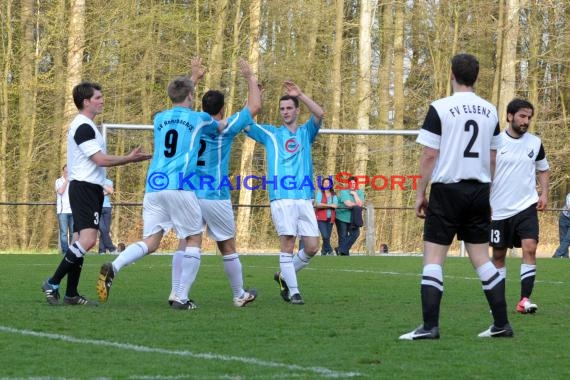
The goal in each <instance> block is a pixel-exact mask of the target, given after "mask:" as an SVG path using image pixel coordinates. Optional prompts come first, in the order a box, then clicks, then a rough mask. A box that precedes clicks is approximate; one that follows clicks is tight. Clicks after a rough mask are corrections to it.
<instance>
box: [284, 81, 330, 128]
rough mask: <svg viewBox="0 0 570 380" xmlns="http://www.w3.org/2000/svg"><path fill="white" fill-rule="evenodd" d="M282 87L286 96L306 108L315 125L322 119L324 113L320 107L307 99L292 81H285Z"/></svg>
mask: <svg viewBox="0 0 570 380" xmlns="http://www.w3.org/2000/svg"><path fill="white" fill-rule="evenodd" d="M283 87H285V91H286V92H287V95H291V96H296V97H297V98H298V99H299V100H300V101H302V102H303V103H304V104H305V105H306V106H307V108H308V109H309V111H310V112H311V113H312V114H313V117H314V118H315V119H316V121H317V123H319V122H320V121H321V120H322V119H323V117H324V116H325V111H323V109H322V108H321V106H319V105H318V104H317V103H315V101H314V100H313V99H311V98H309V97H308V96H307V95H306V94H305V93H303V92H302V91H301V89H300V88H299V86H297V85H296V84H295V83H294V82H293V81H290V80H286V81H285V82H283Z"/></svg>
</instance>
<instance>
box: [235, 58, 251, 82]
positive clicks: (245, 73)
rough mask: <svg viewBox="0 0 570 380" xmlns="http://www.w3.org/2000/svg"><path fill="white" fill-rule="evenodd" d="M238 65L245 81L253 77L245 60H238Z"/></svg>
mask: <svg viewBox="0 0 570 380" xmlns="http://www.w3.org/2000/svg"><path fill="white" fill-rule="evenodd" d="M238 65H239V69H240V71H241V75H243V77H244V78H245V79H249V78H251V77H252V76H253V71H252V70H251V66H250V65H249V62H247V61H246V60H245V59H243V58H240V59H239V62H238Z"/></svg>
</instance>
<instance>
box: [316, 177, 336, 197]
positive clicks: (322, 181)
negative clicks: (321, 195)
mask: <svg viewBox="0 0 570 380" xmlns="http://www.w3.org/2000/svg"><path fill="white" fill-rule="evenodd" d="M325 181H329V182H330V183H331V184H330V186H329V188H325V187H324V186H325ZM319 187H320V189H321V191H325V190H328V191H330V192H331V194H332V195H336V193H335V191H334V182H333V179H332V177H331V176H328V177H323V178H321V185H320V186H319Z"/></svg>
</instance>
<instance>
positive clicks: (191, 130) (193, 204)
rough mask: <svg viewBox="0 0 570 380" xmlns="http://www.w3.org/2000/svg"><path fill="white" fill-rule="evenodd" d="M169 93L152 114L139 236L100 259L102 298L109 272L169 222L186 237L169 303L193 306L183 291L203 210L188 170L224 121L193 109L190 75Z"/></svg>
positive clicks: (153, 242) (158, 236) (196, 263)
mask: <svg viewBox="0 0 570 380" xmlns="http://www.w3.org/2000/svg"><path fill="white" fill-rule="evenodd" d="M200 70H201V71H200ZM199 72H200V73H201V75H203V69H201V61H200V59H199V58H195V59H193V61H192V77H193V78H196V77H197V76H199ZM168 96H169V98H170V99H171V101H172V103H173V107H172V108H171V109H168V110H165V111H162V112H160V113H158V114H157V115H156V116H155V117H154V155H153V157H152V161H151V164H150V167H149V169H148V173H147V183H146V191H145V196H144V199H143V222H144V227H143V240H142V241H139V242H137V243H135V244H131V245H129V246H128V247H127V248H126V249H125V250H124V251H123V252H121V254H120V255H119V256H118V257H117V258H116V259H115V260H114V261H113V262H112V263H105V264H103V266H102V267H101V270H100V276H99V279H98V281H97V293H98V295H99V299H100V301H101V302H105V301H107V298H108V296H109V290H110V288H111V284H112V281H113V278H114V277H115V275H116V274H117V273H118V272H119V271H120V270H121V268H123V267H125V266H127V265H129V264H132V263H134V262H135V261H137V260H139V259H141V258H142V257H144V256H145V255H147V254H150V253H152V252H154V251H156V250H157V249H158V247H159V244H160V242H161V240H162V237H163V235H164V234H165V233H167V232H168V231H169V230H170V229H171V228H174V230H175V231H176V234H177V236H178V238H180V239H185V240H186V244H187V248H186V250H185V253H184V255H183V258H182V273H181V275H180V284H179V286H178V288H177V290H176V295H175V299H174V300H173V303H172V308H173V309H177V310H192V309H196V307H197V306H196V304H195V303H194V302H193V301H192V300H190V299H189V298H188V294H189V292H190V288H191V287H192V284H193V283H194V280H195V279H196V275H197V274H198V269H199V268H200V256H201V252H200V245H201V243H202V213H201V212H200V206H199V204H198V199H197V198H196V194H194V192H193V191H192V189H193V187H192V185H191V181H190V174H191V173H193V172H195V170H196V162H197V158H198V152H199V148H200V138H201V136H202V133H204V132H207V133H216V132H217V131H221V130H222V129H223V128H224V127H225V122H220V123H218V122H217V121H215V120H214V119H212V117H211V116H210V115H209V114H207V113H205V112H196V111H193V110H192V106H193V104H194V81H193V80H192V79H191V78H188V77H178V78H176V79H174V80H173V81H172V82H171V83H170V84H169V85H168Z"/></svg>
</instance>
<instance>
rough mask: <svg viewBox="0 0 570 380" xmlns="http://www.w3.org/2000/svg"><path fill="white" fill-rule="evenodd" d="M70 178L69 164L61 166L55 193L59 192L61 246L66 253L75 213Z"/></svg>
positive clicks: (71, 236)
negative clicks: (72, 211)
mask: <svg viewBox="0 0 570 380" xmlns="http://www.w3.org/2000/svg"><path fill="white" fill-rule="evenodd" d="M68 185H69V179H68V177H67V165H63V167H62V168H61V177H59V178H58V179H56V180H55V193H56V194H57V200H56V212H57V221H58V224H59V248H60V249H61V254H62V255H65V252H67V249H68V248H69V244H71V241H72V239H73V215H72V214H71V206H70V205H69V192H68V189H69V186H68Z"/></svg>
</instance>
